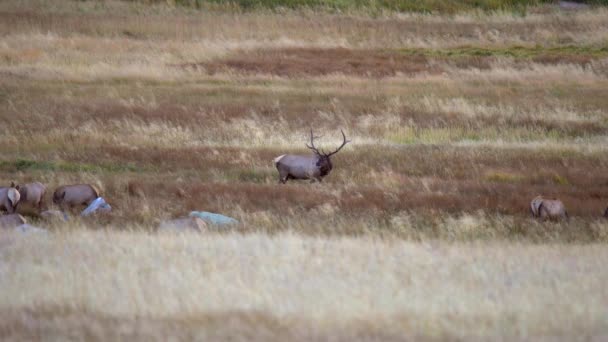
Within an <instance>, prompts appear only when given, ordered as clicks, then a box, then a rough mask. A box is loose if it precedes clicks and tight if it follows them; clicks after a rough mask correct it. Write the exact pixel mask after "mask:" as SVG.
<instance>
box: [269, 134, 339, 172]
mask: <svg viewBox="0 0 608 342" xmlns="http://www.w3.org/2000/svg"><path fill="white" fill-rule="evenodd" d="M340 132H341V133H342V145H340V147H338V148H337V149H336V150H335V151H333V152H330V153H325V151H323V150H320V151H319V149H318V148H317V147H316V146H315V138H318V137H315V136H314V135H313V132H312V129H311V130H310V145H309V144H306V147H308V148H309V149H310V150H311V151H312V152H313V155H312V156H300V155H293V154H283V155H281V156H278V157H276V158H275V159H274V165H275V166H276V168H277V170H278V171H279V183H282V184H285V183H286V182H287V180H289V179H310V181H311V183H312V182H314V181H315V180H316V181H318V182H321V181H322V180H323V177H325V176H327V175H328V174H329V173H330V172H331V169H332V168H333V165H332V164H331V156H332V155H334V154H336V153H338V152H339V151H340V150H341V149H342V148H343V147H344V146H345V145H346V144H348V143H349V142H350V140H346V135H345V134H344V131H342V130H340Z"/></svg>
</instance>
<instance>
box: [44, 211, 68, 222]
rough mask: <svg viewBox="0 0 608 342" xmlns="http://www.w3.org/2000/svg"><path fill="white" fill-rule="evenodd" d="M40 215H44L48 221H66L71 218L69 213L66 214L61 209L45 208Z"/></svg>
mask: <svg viewBox="0 0 608 342" xmlns="http://www.w3.org/2000/svg"><path fill="white" fill-rule="evenodd" d="M40 217H42V218H43V219H44V220H45V221H48V222H53V221H61V222H66V221H68V220H69V217H68V214H66V213H64V212H63V211H60V210H45V211H43V212H41V213H40Z"/></svg>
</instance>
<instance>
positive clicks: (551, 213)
mask: <svg viewBox="0 0 608 342" xmlns="http://www.w3.org/2000/svg"><path fill="white" fill-rule="evenodd" d="M530 211H531V212H532V217H535V218H539V219H541V220H543V221H545V220H556V221H557V220H562V219H568V218H569V217H568V212H567V211H566V207H565V206H564V203H562V201H560V200H558V199H552V200H548V199H544V198H542V196H536V197H535V198H534V199H533V200H532V202H530Z"/></svg>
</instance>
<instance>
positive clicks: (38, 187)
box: [17, 182, 46, 211]
mask: <svg viewBox="0 0 608 342" xmlns="http://www.w3.org/2000/svg"><path fill="white" fill-rule="evenodd" d="M19 193H20V194H21V199H20V201H19V203H18V207H17V209H19V208H21V207H22V206H24V205H27V206H30V207H32V208H34V209H36V210H38V211H40V210H41V209H42V201H43V200H44V195H45V194H46V186H44V185H43V184H42V183H40V182H33V183H27V184H22V185H21V186H20V187H19Z"/></svg>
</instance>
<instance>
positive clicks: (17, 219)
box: [0, 214, 27, 229]
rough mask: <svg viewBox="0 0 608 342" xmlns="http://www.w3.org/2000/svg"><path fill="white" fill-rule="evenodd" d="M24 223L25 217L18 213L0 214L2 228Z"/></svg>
mask: <svg viewBox="0 0 608 342" xmlns="http://www.w3.org/2000/svg"><path fill="white" fill-rule="evenodd" d="M25 223H27V221H26V220H25V217H23V216H21V215H19V214H8V215H2V216H0V227H2V228H7V229H10V228H15V227H17V226H20V225H22V224H25Z"/></svg>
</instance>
